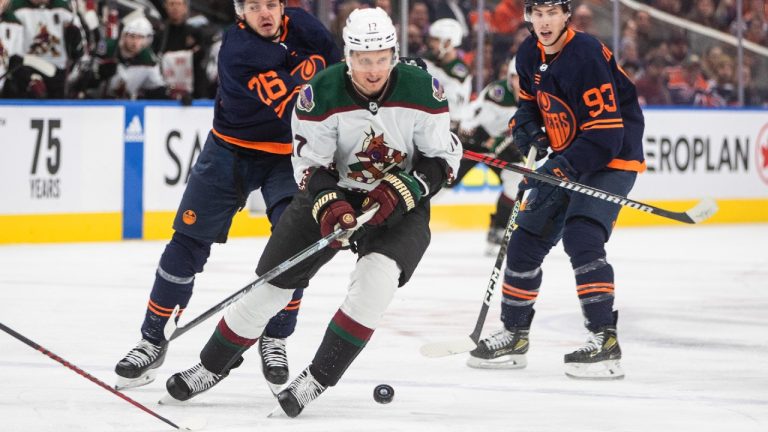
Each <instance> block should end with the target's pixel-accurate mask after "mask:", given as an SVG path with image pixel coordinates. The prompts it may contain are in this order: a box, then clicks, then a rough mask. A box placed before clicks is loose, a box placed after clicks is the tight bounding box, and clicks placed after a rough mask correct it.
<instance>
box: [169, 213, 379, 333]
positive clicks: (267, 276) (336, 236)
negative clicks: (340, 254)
mask: <svg viewBox="0 0 768 432" xmlns="http://www.w3.org/2000/svg"><path fill="white" fill-rule="evenodd" d="M378 209H379V206H378V204H376V205H374V206H373V207H371V209H370V210H368V211H367V212H365V213H363V214H361V215H360V216H358V217H357V225H356V226H355V227H354V228H350V229H348V230H345V229H342V228H337V229H336V230H335V231H333V232H332V233H330V234H328V235H327V236H325V237H323V238H321V239H320V240H318V241H316V242H315V243H312V244H311V245H309V246H307V247H306V248H305V249H303V250H302V251H301V252H299V253H297V254H296V255H294V256H292V257H290V258H288V259H287V260H285V261H283V262H282V263H280V264H278V265H277V267H275V268H273V269H272V270H270V271H268V272H266V273H264V274H263V275H261V276H259V277H258V278H257V279H256V280H254V281H252V282H250V283H249V284H248V285H246V286H244V287H243V288H241V289H240V290H239V291H237V292H235V293H234V294H232V295H230V296H229V297H227V298H225V299H224V300H222V301H220V302H219V303H217V304H215V305H213V306H212V307H211V308H210V309H208V310H207V311H205V312H203V313H201V314H200V315H199V316H197V317H196V318H194V319H193V320H192V321H190V322H188V323H186V324H184V325H182V326H177V325H176V318H177V317H178V315H179V305H176V307H175V308H173V312H171V316H170V318H168V322H166V323H165V328H163V334H164V336H165V339H166V340H167V341H172V340H174V339H176V338H177V337H179V336H181V335H183V334H184V333H186V332H188V331H189V330H191V329H192V328H194V327H196V326H197V325H198V324H200V323H201V322H203V321H205V320H207V319H208V318H210V317H211V316H213V315H215V314H216V313H218V312H219V311H222V310H224V309H225V308H226V307H227V306H229V305H231V304H232V303H234V302H236V301H237V300H239V299H240V298H242V297H243V296H244V295H246V294H247V293H248V292H249V291H250V290H252V289H254V288H256V287H258V286H261V285H264V284H265V283H267V282H269V281H271V280H272V279H274V278H276V277H277V276H279V275H280V274H282V273H284V272H285V271H286V270H288V269H290V268H291V267H293V266H295V265H296V264H298V263H300V262H302V261H304V260H305V259H307V258H309V257H311V256H312V255H314V254H316V253H317V252H319V251H321V250H322V249H324V248H325V247H326V246H328V245H329V244H331V243H332V242H333V241H334V240H339V241H343V240H345V239H348V238H349V237H350V236H351V235H352V234H353V233H354V232H355V231H357V229H358V228H360V227H361V226H363V224H364V223H366V222H368V221H369V220H371V218H372V217H373V215H375V214H376V211H378Z"/></svg>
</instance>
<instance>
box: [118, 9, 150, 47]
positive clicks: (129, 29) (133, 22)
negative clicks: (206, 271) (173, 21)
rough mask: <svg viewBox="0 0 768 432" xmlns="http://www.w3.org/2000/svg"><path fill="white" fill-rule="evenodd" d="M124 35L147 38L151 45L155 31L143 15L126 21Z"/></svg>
mask: <svg viewBox="0 0 768 432" xmlns="http://www.w3.org/2000/svg"><path fill="white" fill-rule="evenodd" d="M122 34H124V35H128V34H132V35H137V36H144V37H145V38H147V40H148V41H149V43H151V42H152V36H153V35H154V34H155V30H154V29H153V28H152V24H151V23H150V22H149V20H148V19H147V18H146V17H145V16H144V15H141V16H137V17H134V18H131V19H130V20H128V21H126V22H125V25H123V33H122Z"/></svg>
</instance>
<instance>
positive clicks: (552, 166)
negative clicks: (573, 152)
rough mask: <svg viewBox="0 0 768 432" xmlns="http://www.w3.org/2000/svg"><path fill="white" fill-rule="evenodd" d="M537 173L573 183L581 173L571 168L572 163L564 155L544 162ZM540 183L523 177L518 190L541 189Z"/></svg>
mask: <svg viewBox="0 0 768 432" xmlns="http://www.w3.org/2000/svg"><path fill="white" fill-rule="evenodd" d="M536 172H538V173H542V174H548V175H551V176H555V177H558V178H561V179H563V180H568V181H572V180H573V179H575V178H576V177H578V176H579V173H578V172H577V171H576V169H574V168H573V166H571V163H570V162H568V159H566V158H564V157H563V156H562V155H558V156H555V157H553V158H552V159H550V160H548V161H546V162H544V165H542V166H540V167H539V169H537V170H536ZM539 183H540V182H539V181H538V180H534V179H532V178H530V177H523V181H522V182H520V186H518V188H519V189H520V190H528V189H533V188H536V187H539Z"/></svg>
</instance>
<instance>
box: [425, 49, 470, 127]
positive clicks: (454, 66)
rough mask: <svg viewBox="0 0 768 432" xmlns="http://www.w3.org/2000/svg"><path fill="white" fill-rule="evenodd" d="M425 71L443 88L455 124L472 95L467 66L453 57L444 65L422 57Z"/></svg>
mask: <svg viewBox="0 0 768 432" xmlns="http://www.w3.org/2000/svg"><path fill="white" fill-rule="evenodd" d="M424 62H425V63H426V64H427V72H429V73H430V75H432V76H433V77H435V78H437V80H438V81H440V84H442V85H443V88H444V89H445V97H446V99H448V107H449V109H450V113H451V121H452V122H453V123H454V124H456V123H458V122H460V121H461V120H462V118H464V116H465V115H466V112H465V111H466V109H467V105H468V104H469V101H470V97H471V95H472V74H470V73H469V67H468V66H467V65H466V64H465V63H464V62H463V61H461V60H459V59H455V60H453V61H451V62H448V63H447V64H445V65H442V66H438V65H437V64H436V63H434V62H433V61H431V60H429V59H424Z"/></svg>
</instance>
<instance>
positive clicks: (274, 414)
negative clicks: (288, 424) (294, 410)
mask: <svg viewBox="0 0 768 432" xmlns="http://www.w3.org/2000/svg"><path fill="white" fill-rule="evenodd" d="M267 417H268V418H280V417H287V415H286V414H285V411H283V408H282V407H281V406H280V404H277V405H276V406H275V407H274V408H272V411H270V412H269V414H267Z"/></svg>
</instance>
